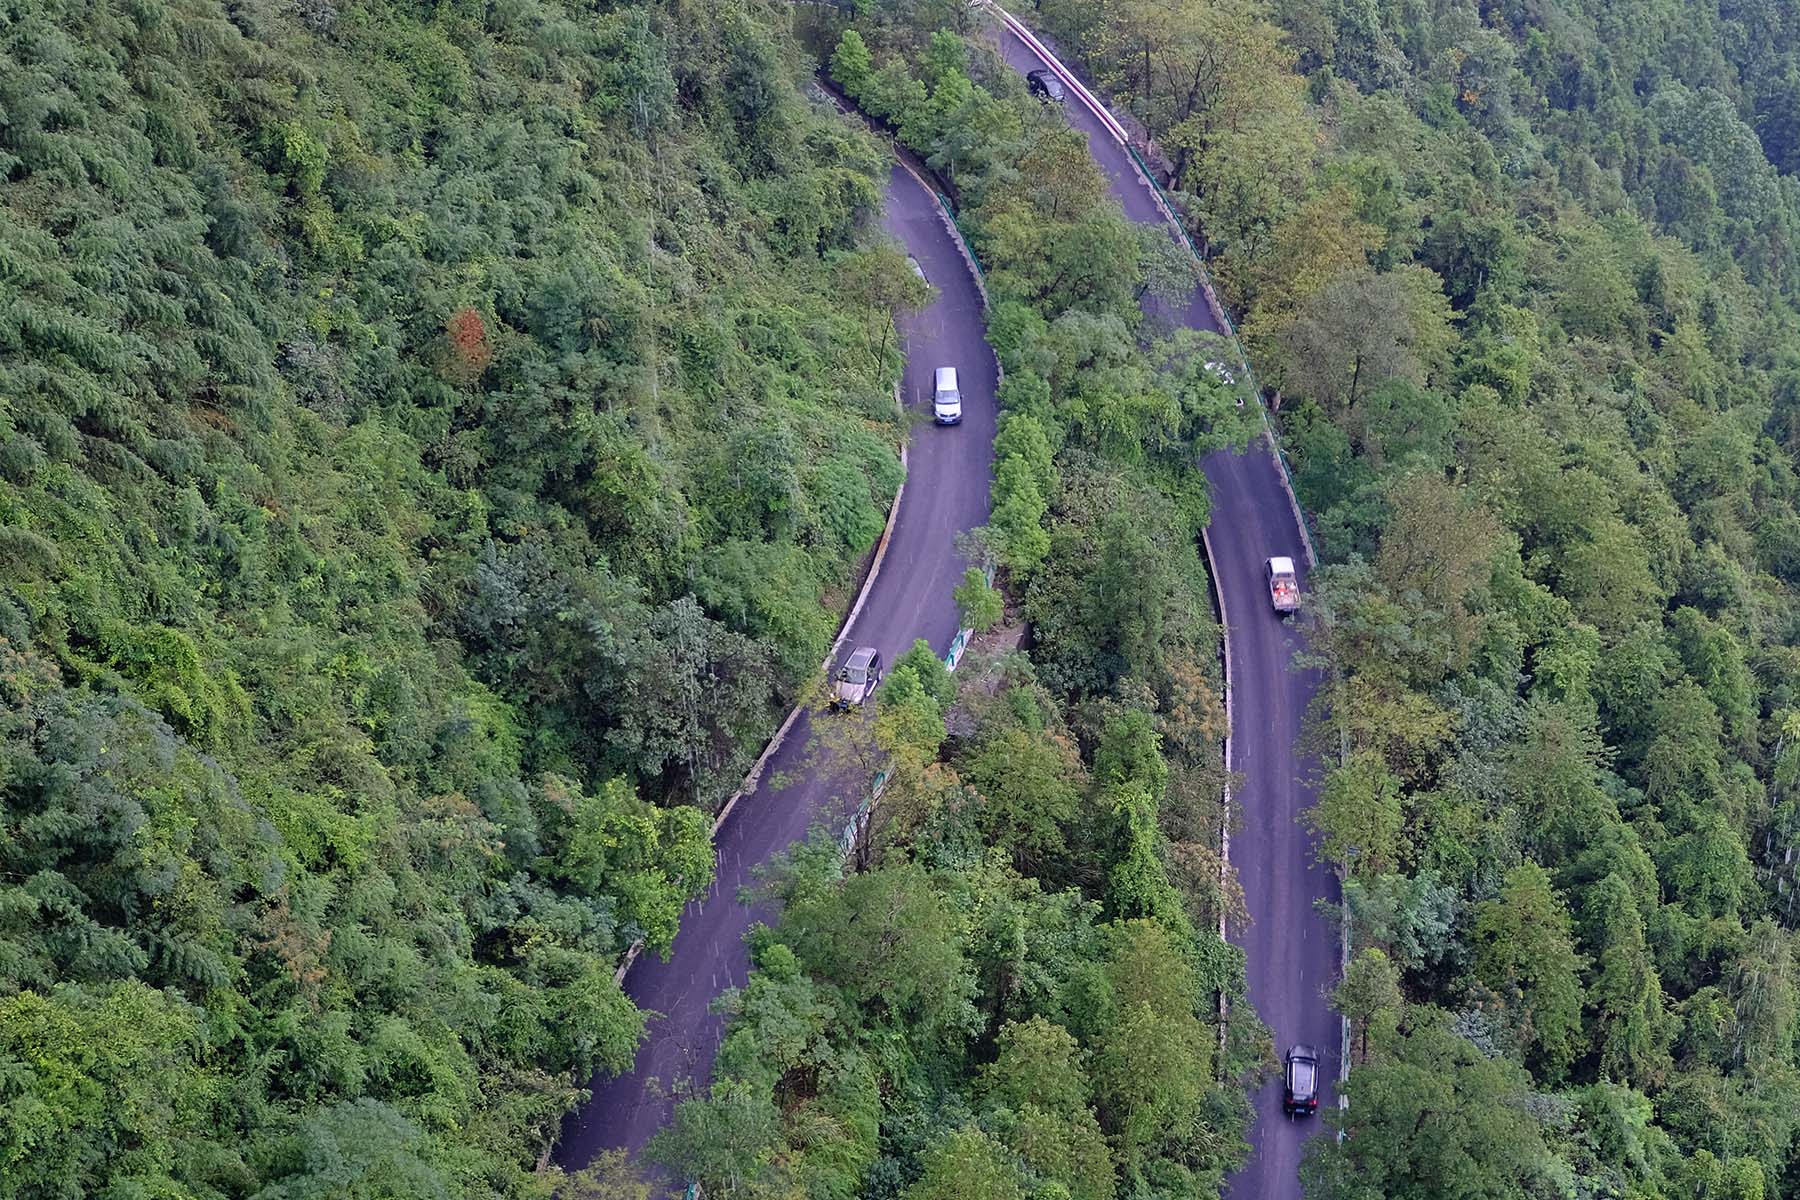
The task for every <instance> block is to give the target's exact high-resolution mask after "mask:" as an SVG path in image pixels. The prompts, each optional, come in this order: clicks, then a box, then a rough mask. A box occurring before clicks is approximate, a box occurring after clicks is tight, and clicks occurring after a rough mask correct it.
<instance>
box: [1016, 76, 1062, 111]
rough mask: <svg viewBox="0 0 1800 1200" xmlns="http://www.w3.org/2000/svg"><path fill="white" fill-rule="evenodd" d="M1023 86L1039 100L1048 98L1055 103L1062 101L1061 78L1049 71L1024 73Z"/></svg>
mask: <svg viewBox="0 0 1800 1200" xmlns="http://www.w3.org/2000/svg"><path fill="white" fill-rule="evenodd" d="M1025 86H1026V87H1028V88H1030V89H1031V94H1032V95H1034V96H1036V97H1037V98H1038V99H1040V100H1049V101H1051V102H1053V103H1056V104H1061V103H1062V102H1063V85H1062V80H1060V79H1058V78H1057V77H1056V75H1055V73H1054V72H1051V71H1028V72H1026V75H1025Z"/></svg>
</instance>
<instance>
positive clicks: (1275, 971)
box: [999, 21, 1340, 1200]
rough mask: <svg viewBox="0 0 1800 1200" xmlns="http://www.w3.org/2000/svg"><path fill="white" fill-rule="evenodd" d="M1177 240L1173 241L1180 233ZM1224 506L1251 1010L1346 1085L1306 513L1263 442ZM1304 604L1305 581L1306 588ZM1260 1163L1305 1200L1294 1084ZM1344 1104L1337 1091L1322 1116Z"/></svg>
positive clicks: (1246, 1193) (1241, 1180)
mask: <svg viewBox="0 0 1800 1200" xmlns="http://www.w3.org/2000/svg"><path fill="white" fill-rule="evenodd" d="M999 39H1000V51H1001V54H1002V55H1003V56H1004V57H1005V59H1006V61H1007V63H1008V64H1009V65H1011V66H1012V67H1014V68H1016V69H1017V70H1019V71H1021V72H1025V71H1035V70H1039V69H1042V68H1045V67H1049V68H1050V69H1052V70H1055V71H1057V72H1058V73H1059V74H1060V75H1062V76H1063V78H1064V82H1065V85H1068V84H1072V83H1074V82H1075V80H1074V79H1073V76H1072V75H1070V74H1069V72H1068V70H1067V68H1065V67H1064V66H1063V65H1062V64H1061V63H1058V62H1052V61H1050V58H1051V56H1050V55H1048V54H1040V53H1039V52H1038V51H1037V50H1036V49H1034V48H1033V47H1032V46H1030V45H1028V44H1027V42H1026V41H1025V39H1024V38H1023V37H1021V36H1020V34H1018V33H1016V32H1014V30H1013V29H1012V28H1010V27H1009V26H1007V25H1006V24H1005V22H1004V21H1003V22H1002V25H1001V28H1000V30H999ZM1067 90H1068V92H1069V96H1068V99H1067V102H1066V103H1065V105H1064V108H1065V111H1066V113H1067V115H1068V119H1069V122H1070V124H1072V125H1073V126H1074V127H1075V128H1077V129H1079V130H1081V131H1082V132H1084V133H1086V134H1087V136H1088V145H1089V147H1090V148H1091V149H1092V151H1093V155H1094V159H1095V161H1097V162H1098V163H1099V164H1100V166H1101V168H1102V169H1103V170H1104V171H1105V172H1106V174H1107V175H1108V177H1109V178H1110V179H1111V181H1112V191H1113V194H1114V195H1115V196H1116V197H1118V200H1119V202H1120V203H1121V204H1122V205H1123V206H1124V208H1125V214H1126V215H1127V216H1128V217H1130V218H1131V219H1132V220H1134V221H1143V222H1147V223H1150V224H1153V225H1159V226H1162V227H1163V228H1165V229H1166V228H1168V224H1167V221H1166V219H1165V218H1164V216H1163V212H1162V209H1161V208H1160V207H1159V206H1158V204H1157V201H1156V198H1155V195H1154V194H1153V193H1152V192H1151V190H1150V187H1149V185H1148V184H1147V183H1145V181H1144V180H1143V178H1142V177H1141V176H1140V175H1139V174H1138V171H1137V168H1136V166H1135V165H1134V164H1133V163H1132V160H1131V156H1130V154H1129V153H1128V152H1127V151H1126V149H1125V147H1124V146H1122V145H1121V144H1120V143H1119V141H1118V139H1117V137H1116V136H1115V135H1114V133H1113V131H1112V129H1111V127H1110V122H1109V119H1107V118H1105V117H1103V116H1102V115H1101V113H1100V112H1099V111H1097V109H1096V108H1094V107H1090V104H1089V101H1088V97H1087V94H1086V92H1085V89H1083V88H1081V87H1075V86H1069V87H1068V88H1067ZM1170 236H1171V237H1173V236H1174V233H1173V231H1172V230H1171V231H1170ZM1160 315H1163V316H1167V317H1168V318H1170V319H1171V320H1174V321H1177V322H1179V323H1182V324H1186V325H1188V326H1191V327H1192V328H1195V329H1209V330H1212V331H1214V332H1221V331H1220V330H1219V327H1218V325H1217V324H1216V323H1215V322H1214V321H1213V318H1212V314H1211V312H1210V310H1209V309H1208V307H1207V305H1206V302H1205V299H1204V296H1203V295H1202V294H1201V292H1200V291H1199V289H1198V288H1196V289H1195V293H1194V295H1193V296H1192V297H1191V298H1190V299H1189V301H1188V303H1187V305H1186V307H1185V308H1183V309H1182V310H1180V311H1174V312H1170V311H1164V312H1163V313H1161V314H1160ZM1203 465H1204V468H1205V471H1206V478H1207V482H1208V483H1209V484H1210V485H1211V493H1212V523H1211V525H1210V526H1209V527H1208V529H1207V540H1208V542H1209V543H1210V545H1211V550H1212V554H1213V561H1212V563H1211V569H1212V571H1213V572H1214V575H1215V576H1216V578H1217V582H1218V587H1219V591H1220V595H1221V596H1222V598H1223V602H1224V608H1225V616H1226V627H1225V636H1226V638H1227V640H1228V641H1229V642H1230V644H1231V668H1232V692H1233V696H1232V702H1233V720H1232V726H1233V729H1232V734H1233V737H1232V761H1231V763H1230V766H1231V768H1232V769H1233V770H1236V771H1239V772H1242V774H1243V785H1242V787H1241V788H1239V789H1238V791H1237V792H1236V794H1235V795H1234V796H1233V801H1234V804H1235V805H1236V808H1237V812H1238V816H1239V820H1240V825H1239V827H1238V829H1237V830H1236V832H1235V833H1234V834H1233V836H1232V841H1231V861H1232V864H1233V865H1234V866H1236V867H1237V872H1238V880H1239V882H1240V883H1241V884H1242V885H1243V888H1244V901H1245V905H1246V907H1247V908H1248V910H1249V915H1250V920H1249V922H1248V923H1247V924H1245V925H1242V926H1240V927H1238V928H1236V929H1233V930H1231V931H1230V933H1231V937H1232V940H1233V941H1234V942H1236V943H1237V944H1238V945H1240V946H1242V947H1243V948H1244V952H1245V955H1246V957H1247V959H1248V973H1249V984H1250V1001H1251V1003H1252V1004H1253V1005H1254V1006H1255V1008H1256V1011H1257V1013H1258V1014H1259V1015H1260V1016H1261V1017H1262V1019H1263V1021H1264V1022H1265V1023H1266V1024H1267V1025H1268V1026H1269V1029H1270V1030H1271V1031H1272V1032H1273V1034H1274V1037H1275V1049H1276V1053H1277V1054H1278V1055H1279V1054H1285V1053H1286V1052H1287V1049H1288V1047H1289V1046H1292V1045H1293V1044H1294V1043H1296V1042H1307V1043H1310V1044H1312V1045H1313V1046H1315V1047H1316V1048H1317V1049H1318V1050H1319V1052H1320V1068H1321V1074H1322V1075H1323V1076H1324V1077H1325V1078H1326V1079H1327V1080H1332V1079H1336V1078H1337V1072H1338V1065H1339V1056H1340V1047H1339V1029H1340V1026H1339V1019H1338V1017H1337V1015H1336V1014H1335V1013H1333V1012H1332V1011H1331V1007H1330V1004H1329V1002H1328V1001H1327V994H1328V993H1329V991H1330V990H1331V988H1332V987H1333V986H1334V985H1335V983H1336V978H1337V954H1338V937H1337V930H1336V928H1335V926H1334V924H1333V923H1332V922H1330V921H1327V920H1326V919H1325V918H1324V917H1322V916H1320V915H1319V913H1318V912H1317V911H1316V910H1315V908H1314V907H1313V903H1314V901H1315V900H1316V899H1321V898H1322V899H1328V900H1331V901H1333V902H1335V901H1337V900H1338V898H1339V893H1338V887H1337V880H1336V877H1335V876H1333V875H1332V874H1331V873H1330V872H1329V871H1327V870H1325V869H1324V868H1322V867H1321V866H1319V865H1318V863H1317V861H1316V860H1315V859H1314V856H1313V848H1312V841H1311V838H1310V837H1309V836H1308V835H1307V833H1306V830H1305V828H1304V827H1303V826H1302V825H1301V824H1300V821H1299V817H1300V814H1301V813H1302V812H1303V811H1304V810H1305V809H1307V808H1308V807H1310V806H1311V805H1312V803H1313V799H1314V794H1313V787H1312V784H1311V780H1312V778H1313V777H1314V775H1315V772H1316V769H1317V764H1316V761H1313V760H1309V759H1302V758H1301V757H1300V754H1299V739H1300V726H1301V719H1302V718H1303V717H1304V716H1305V714H1306V710H1307V707H1308V706H1309V705H1310V704H1311V702H1312V698H1313V695H1314V693H1315V692H1316V691H1317V690H1318V686H1319V682H1320V677H1319V673H1318V672H1316V671H1302V670H1298V669H1296V668H1295V667H1294V666H1293V656H1294V652H1295V651H1296V650H1298V649H1299V648H1300V646H1301V644H1302V639H1301V638H1300V636H1299V634H1298V632H1297V631H1296V629H1295V627H1294V626H1293V625H1292V624H1290V623H1288V622H1284V621H1282V620H1281V619H1280V618H1278V617H1277V616H1276V615H1275V612H1274V609H1273V608H1271V607H1270V605H1269V596H1268V591H1267V588H1266V585H1265V583H1264V578H1263V565H1264V560H1265V559H1267V558H1269V557H1270V556H1271V555H1278V554H1282V555H1287V556H1288V557H1290V558H1292V559H1293V560H1294V562H1295V563H1296V564H1300V565H1302V566H1303V564H1304V563H1305V561H1306V559H1305V549H1304V544H1303V541H1304V539H1303V537H1302V534H1301V531H1300V527H1299V525H1298V524H1297V523H1296V522H1295V518H1294V512H1293V509H1292V508H1291V507H1290V506H1289V504H1288V498H1287V495H1286V493H1285V492H1284V490H1283V488H1282V480H1281V468H1280V467H1279V466H1278V465H1277V464H1276V462H1275V459H1274V458H1273V456H1272V455H1271V454H1270V453H1269V451H1268V449H1267V447H1266V446H1264V445H1263V444H1262V442H1261V441H1257V442H1253V443H1252V444H1251V447H1250V449H1249V451H1248V452H1247V453H1245V454H1241V455H1240V454H1232V453H1230V452H1228V451H1220V452H1218V453H1215V454H1211V455H1209V456H1207V458H1206V460H1205V463H1204V464H1203ZM1300 582H1301V587H1302V589H1303V590H1304V588H1305V584H1306V580H1305V578H1304V575H1303V576H1302V578H1301V581H1300ZM1253 1099H1254V1101H1255V1103H1256V1116H1257V1120H1256V1124H1255V1126H1254V1127H1253V1128H1252V1129H1251V1133H1250V1141H1251V1145H1252V1154H1251V1158H1250V1161H1249V1163H1248V1164H1247V1165H1246V1166H1245V1167H1244V1169H1243V1170H1242V1171H1240V1172H1239V1173H1238V1174H1237V1175H1236V1176H1235V1177H1234V1178H1233V1179H1232V1181H1231V1184H1230V1188H1229V1194H1230V1195H1231V1196H1232V1197H1233V1198H1234V1200H1277V1198H1279V1200H1291V1198H1294V1197H1298V1196H1299V1195H1300V1180H1299V1174H1298V1169H1299V1164H1300V1153H1301V1144H1302V1142H1303V1141H1304V1140H1305V1139H1306V1138H1307V1137H1309V1136H1311V1135H1312V1134H1314V1133H1316V1132H1318V1130H1319V1128H1320V1125H1319V1123H1318V1122H1316V1121H1295V1120H1293V1119H1291V1118H1289V1117H1287V1116H1286V1115H1285V1114H1284V1113H1283V1112H1282V1106H1281V1080H1280V1079H1279V1078H1276V1079H1274V1080H1272V1081H1271V1082H1269V1083H1267V1084H1265V1085H1264V1086H1263V1087H1262V1088H1261V1089H1260V1090H1259V1091H1258V1092H1257V1093H1256V1095H1255V1096H1254V1097H1253ZM1330 1103H1332V1093H1331V1090H1330V1089H1329V1087H1328V1088H1327V1091H1326V1093H1325V1095H1324V1096H1322V1097H1321V1099H1320V1104H1321V1105H1325V1104H1330Z"/></svg>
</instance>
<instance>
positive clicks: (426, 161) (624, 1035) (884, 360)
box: [0, 0, 917, 1200]
mask: <svg viewBox="0 0 1800 1200" xmlns="http://www.w3.org/2000/svg"><path fill="white" fill-rule="evenodd" d="M805 69H806V67H805V64H804V62H803V60H801V59H800V58H799V57H798V56H797V55H796V54H795V53H794V51H793V49H792V45H791V42H790V40H789V38H788V35H787V29H786V12H785V8H784V6H780V5H773V4H770V5H761V4H755V3H751V4H741V5H730V6H717V5H711V4H698V3H687V2H686V0H656V2H647V3H625V4H616V5H607V6H603V7H602V8H601V9H599V10H596V9H594V8H593V7H590V6H580V5H568V4H563V3H560V2H557V0H519V2H516V3H506V4H501V5H498V6H487V5H474V4H454V3H453V4H445V5H439V6H435V7H433V6H405V5H389V4H385V3H379V2H374V3H335V2H334V0H302V2H301V3H297V4H291V5H290V4H275V3H262V2H260V0H250V2H249V3H232V4H229V5H227V4H221V3H216V2H213V0H175V2H173V3H163V2H161V0H118V2H112V0H92V2H83V0H69V2H67V3H63V2H59V0H24V2H22V3H19V4H14V5H11V6H9V7H8V8H7V9H6V11H5V13H4V15H0V585H3V591H0V1114H4V1115H3V1116H0V1196H6V1197H13V1196H19V1197H86V1196H93V1197H100V1196H115V1197H122V1196H168V1197H174V1196H182V1197H248V1196H260V1197H266V1198H269V1200H276V1198H282V1197H302V1196H320V1197H324V1196H332V1197H340V1196H346V1195H363V1196H422V1197H423V1196H449V1195H540V1194H544V1193H545V1191H546V1190H547V1186H548V1184H547V1182H546V1181H545V1180H542V1179H539V1178H537V1177H535V1176H534V1175H533V1174H532V1173H531V1168H532V1165H533V1163H534V1162H535V1160H536V1159H537V1157H538V1154H539V1152H540V1151H541V1150H542V1149H543V1147H544V1146H545V1144H546V1142H547V1140H548V1138H549V1137H550V1136H551V1135H552V1134H553V1132H554V1130H555V1127H556V1124H557V1121H558V1120H559V1118H560V1116H561V1114H562V1112H563V1111H564V1110H565V1109H566V1108H567V1106H568V1105H569V1104H570V1103H571V1102H572V1099H573V1096H574V1090H575V1087H576V1084H577V1081H578V1080H579V1081H585V1080H586V1079H587V1078H588V1077H589V1075H590V1074H591V1072H592V1071H593V1069H594V1068H596V1067H597V1066H599V1067H610V1068H617V1067H619V1066H620V1065H622V1064H624V1063H627V1062H629V1061H630V1059H631V1056H632V1053H633V1051H634V1048H635V1044H636V1039H637V1036H638V1034H639V1031H640V1029H641V1023H642V1020H641V1015H640V1014H638V1013H637V1012H636V1011H635V1010H634V1009H633V1008H632V1006H631V1005H630V1003H629V1002H628V1001H627V1000H626V999H625V998H624V997H623V995H622V994H621V993H620V991H619V989H618V988H617V987H616V986H615V984H614V982H613V972H614V969H615V967H616V965H617V961H618V957H619V954H620V952H621V951H622V950H623V948H624V947H625V946H626V945H627V944H628V943H630V942H631V941H632V940H633V939H634V938H636V937H639V936H642V937H644V938H646V939H647V940H648V942H649V944H650V947H651V951H652V952H655V951H657V950H660V949H663V948H666V946H667V945H668V943H669V940H670V938H671V937H672V935H673V932H674V926H675V921H676V918H677V915H678V913H679V911H680V906H681V904H682V902H683V900H684V898H685V897H686V896H687V895H690V894H693V893H695V892H697V891H699V890H701V889H703V888H704V887H705V885H706V883H707V881H708V878H709V876H710V871H711V861H712V860H711V853H710V847H709V846H708V844H707V827H708V825H709V823H710V813H709V812H708V809H709V807H710V806H711V805H712V804H714V803H716V802H717V801H718V800H719V799H720V798H722V797H723V796H724V795H725V794H727V793H729V792H730V791H731V790H732V788H734V787H735V786H736V784H737V781H738V779H739V778H740V777H741V775H742V772H743V769H744V767H745V766H746V764H747V763H748V761H749V760H750V758H752V757H753V756H754V755H755V753H756V752H757V750H758V749H759V747H760V745H761V742H762V740H763V738H764V737H766V735H767V734H768V732H770V730H771V729H772V727H773V725H774V723H775V720H776V719H777V718H778V716H779V712H780V710H781V709H782V708H783V707H785V705H786V704H787V703H788V702H789V701H790V700H791V699H792V698H793V697H794V696H795V695H796V694H797V693H798V692H799V690H800V688H801V686H802V685H803V684H804V683H805V682H806V681H807V680H808V678H809V677H810V675H811V673H812V672H814V671H815V670H816V669H817V664H818V662H819V660H820V658H821V657H822V656H823V654H824V652H825V650H826V648H827V645H828V643H829V640H830V637H831V635H832V632H833V629H834V624H835V621H836V619H837V614H838V613H839V612H841V609H842V607H843V604H844V602H845V598H846V596H847V595H848V591H849V585H850V584H851V583H852V582H853V578H852V576H853V571H854V567H855V564H856V560H857V559H858V558H859V556H860V555H862V554H863V552H865V551H866V550H867V549H868V548H869V547H870V546H871V544H872V543H873V542H874V540H875V538H876V537H877V535H878V534H879V532H880V530H881V527H882V523H883V520H884V515H885V510H886V505H887V503H888V501H889V500H890V499H891V497H892V496H893V494H894V491H895V488H896V487H897V485H898V483H899V478H900V466H899V460H898V456H897V453H896V444H897V437H898V435H899V434H900V432H901V430H900V428H899V426H898V425H897V423H896V422H897V416H896V413H895V409H894V404H893V400H892V393H891V386H892V381H893V379H894V378H895V373H896V371H897V367H898V361H899V360H898V355H897V347H896V345H895V342H894V339H893V336H892V327H891V323H890V315H891V310H892V309H893V307H894V306H895V305H904V304H906V303H909V302H916V291H917V289H916V288H915V286H914V284H915V281H914V279H913V277H912V275H911V274H910V273H909V272H908V271H907V269H906V266H905V263H904V260H903V259H902V258H901V256H899V255H898V254H897V253H896V252H894V251H892V250H891V249H886V248H883V247H882V246H881V245H880V244H879V243H878V241H877V240H875V239H874V238H873V237H872V236H870V234H871V231H872V229H873V222H874V218H875V217H876V215H877V213H878V210H879V205H880V199H881V187H882V185H883V182H884V181H885V179H886V175H887V170H888V163H889V158H888V152H887V150H886V148H885V147H884V146H883V145H881V143H880V142H879V141H877V140H876V139H873V138H871V137H868V136H866V135H864V134H862V133H860V132H859V131H856V130H855V129H854V128H853V127H852V126H850V125H847V124H846V123H845V122H843V121H842V120H841V119H838V118H837V117H836V116H835V115H834V114H831V113H830V111H829V109H824V110H820V109H819V108H817V107H815V106H811V105H808V104H806V103H804V102H803V101H801V100H800V99H799V94H798V93H797V91H796V90H795V87H794V81H795V79H796V78H797V76H798V74H799V73H801V72H803V71H804V70H805Z"/></svg>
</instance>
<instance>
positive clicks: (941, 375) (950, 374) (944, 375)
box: [937, 367, 956, 384]
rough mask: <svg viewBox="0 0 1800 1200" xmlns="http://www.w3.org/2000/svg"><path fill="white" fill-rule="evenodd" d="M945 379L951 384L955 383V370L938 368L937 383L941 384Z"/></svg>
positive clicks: (953, 368)
mask: <svg viewBox="0 0 1800 1200" xmlns="http://www.w3.org/2000/svg"><path fill="white" fill-rule="evenodd" d="M946 379H948V380H949V381H950V382H951V383H955V382H956V368H955V367H939V368H938V369H937V381H938V382H939V383H940V384H941V383H943V382H944V380H946Z"/></svg>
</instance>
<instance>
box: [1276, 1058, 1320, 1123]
mask: <svg viewBox="0 0 1800 1200" xmlns="http://www.w3.org/2000/svg"><path fill="white" fill-rule="evenodd" d="M1281 1106H1282V1108H1284V1109H1286V1110H1287V1115H1288V1116H1290V1117H1310V1116H1312V1115H1313V1114H1314V1113H1316V1112H1318V1111H1319V1052H1318V1051H1317V1050H1316V1049H1314V1048H1313V1047H1311V1046H1306V1045H1298V1046H1295V1047H1294V1048H1293V1049H1292V1050H1289V1051H1288V1056H1287V1082H1286V1083H1285V1085H1284V1086H1283V1087H1282V1089H1281Z"/></svg>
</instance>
